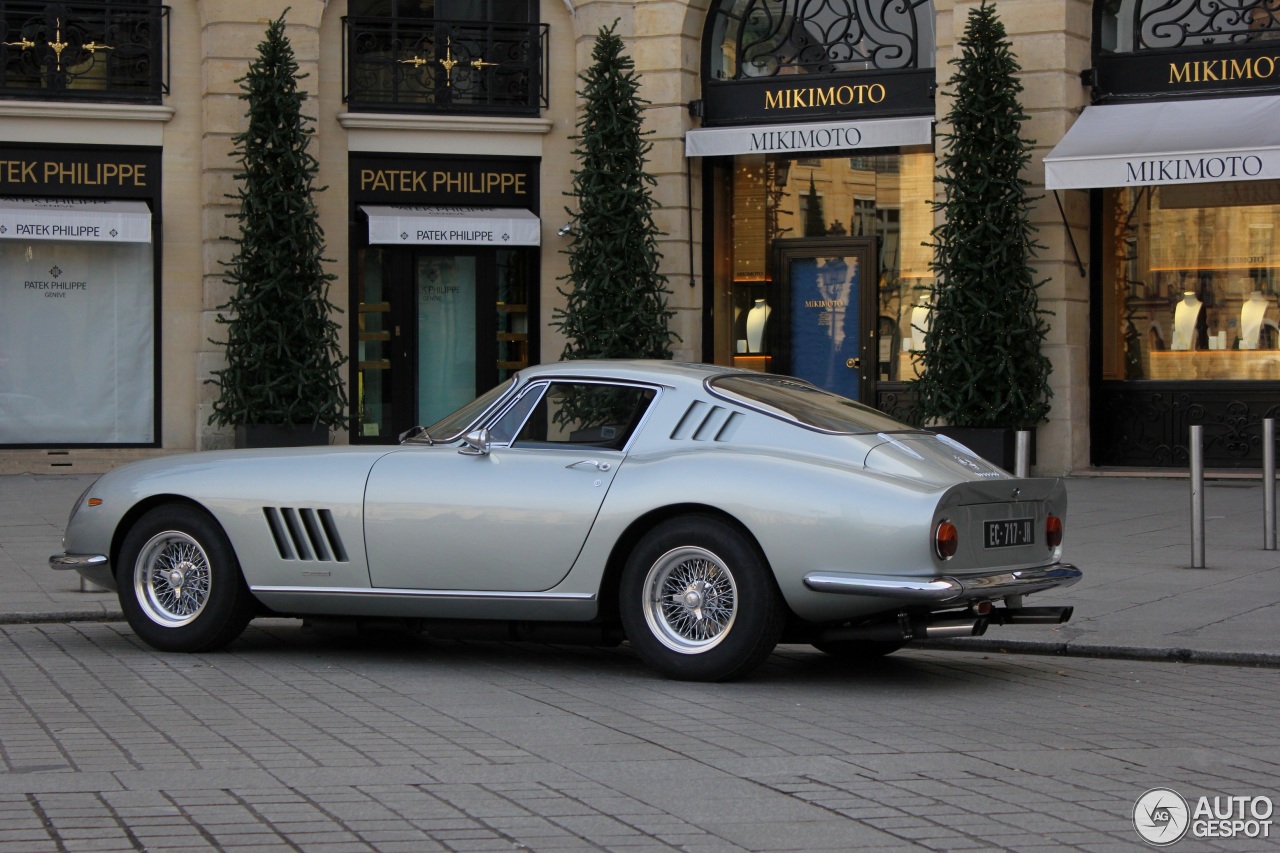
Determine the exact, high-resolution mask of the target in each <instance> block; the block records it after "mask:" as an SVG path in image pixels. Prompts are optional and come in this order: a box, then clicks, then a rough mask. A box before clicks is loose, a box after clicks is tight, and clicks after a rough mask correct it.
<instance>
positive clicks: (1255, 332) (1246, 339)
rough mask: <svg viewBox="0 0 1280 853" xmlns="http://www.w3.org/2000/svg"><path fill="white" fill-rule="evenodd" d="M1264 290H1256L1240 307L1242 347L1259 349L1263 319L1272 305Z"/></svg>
mask: <svg viewBox="0 0 1280 853" xmlns="http://www.w3.org/2000/svg"><path fill="white" fill-rule="evenodd" d="M1270 304H1271V303H1270V302H1268V301H1267V297H1265V296H1263V295H1262V291H1260V290H1255V291H1254V292H1253V293H1251V294H1249V298H1248V299H1247V300H1245V303H1244V305H1243V306H1241V308H1240V349H1257V348H1258V336H1259V334H1260V333H1261V332H1262V320H1263V317H1264V316H1265V315H1266V313H1267V308H1268V307H1269V306H1270Z"/></svg>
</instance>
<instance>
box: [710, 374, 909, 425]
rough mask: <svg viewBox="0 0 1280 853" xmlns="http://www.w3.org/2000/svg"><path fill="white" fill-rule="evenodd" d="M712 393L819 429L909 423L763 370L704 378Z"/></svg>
mask: <svg viewBox="0 0 1280 853" xmlns="http://www.w3.org/2000/svg"><path fill="white" fill-rule="evenodd" d="M707 387H708V388H709V389H710V390H711V392H712V393H713V394H716V395H717V396H719V397H722V398H724V399H726V400H729V401H731V402H735V403H741V404H742V405H745V406H750V407H751V408H753V409H757V410H758V411H761V412H764V413H765V414H767V415H772V416H774V417H776V418H782V419H783V420H787V421H793V422H795V423H798V424H800V425H801V426H805V427H809V428H811V429H817V430H822V431H823V432H833V433H841V434H846V435H853V434H858V433H877V432H900V431H902V430H912V429H914V428H913V427H910V426H907V425H906V424H904V423H901V422H899V421H895V420H894V419H893V418H891V417H889V416H888V415H886V414H884V413H883V412H879V411H876V410H875V409H873V408H871V407H870V406H864V405H863V404H861V403H858V402H856V401H854V400H850V399H849V398H847V397H841V396H840V395H839V394H832V393H831V392H830V391H824V390H822V389H821V388H818V387H816V386H814V385H810V384H809V383H808V382H803V381H801V380H798V379H792V378H790V377H788V376H773V375H770V374H767V373H761V374H742V373H732V374H729V375H727V376H714V377H712V378H710V379H708V380H707Z"/></svg>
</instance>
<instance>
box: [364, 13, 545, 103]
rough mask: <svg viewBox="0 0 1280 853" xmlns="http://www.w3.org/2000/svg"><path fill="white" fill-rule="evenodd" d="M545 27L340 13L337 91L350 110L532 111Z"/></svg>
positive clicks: (539, 86) (540, 81)
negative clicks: (339, 87) (340, 57)
mask: <svg viewBox="0 0 1280 853" xmlns="http://www.w3.org/2000/svg"><path fill="white" fill-rule="evenodd" d="M549 32H550V29H549V27H548V26H547V25H546V24H498V23H486V22H482V21H444V20H439V19H435V20H422V19H412V18H403V19H395V18H372V17H369V18H363V17H348V18H343V19H342V34H343V66H342V95H343V100H345V101H346V102H347V106H348V107H349V108H350V109H352V110H358V111H367V112H415V113H455V114H468V113H470V114H477V113H485V114H501V115H538V113H539V111H540V110H543V109H546V107H547V71H548V59H547V57H548V51H547V47H548V44H549V39H550V35H549Z"/></svg>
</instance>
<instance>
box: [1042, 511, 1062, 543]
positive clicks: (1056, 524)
mask: <svg viewBox="0 0 1280 853" xmlns="http://www.w3.org/2000/svg"><path fill="white" fill-rule="evenodd" d="M1044 541H1045V544H1046V545H1048V546H1049V547H1050V548H1057V547H1058V546H1059V545H1061V544H1062V519H1060V518H1058V517H1057V516H1056V515H1051V516H1049V517H1048V518H1046V519H1045V520H1044Z"/></svg>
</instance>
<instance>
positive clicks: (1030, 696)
mask: <svg viewBox="0 0 1280 853" xmlns="http://www.w3.org/2000/svg"><path fill="white" fill-rule="evenodd" d="M1278 688H1280V670H1276V669H1259V668H1244V667H1218V666H1204V665H1186V664H1176V663H1151V662H1141V663H1139V662H1132V661H1124V660H1096V659H1085V658H1052V657H1031V656H1026V657H1023V656H1016V655H1002V654H999V653H997V652H992V653H956V652H936V651H910V650H908V651H904V652H901V653H899V654H898V655H894V656H893V657H891V658H889V659H887V660H885V661H884V662H881V663H879V664H877V665H875V666H873V667H870V668H863V669H861V670H850V669H847V668H844V667H842V666H841V665H840V664H838V663H836V662H835V661H834V660H832V659H829V658H826V657H825V656H823V655H820V654H818V653H816V652H813V651H812V650H809V649H808V648H807V647H805V648H801V647H783V648H782V649H781V650H780V652H779V653H778V654H776V655H774V656H773V657H772V658H771V659H770V661H769V662H768V663H767V664H766V666H765V667H764V668H763V669H762V670H761V672H760V673H759V675H758V676H756V677H754V678H752V679H751V680H748V681H744V682H738V683H732V684H724V685H705V684H684V683H678V682H671V681H664V680H662V679H660V678H658V677H656V676H654V675H652V674H651V673H650V672H649V671H648V670H646V669H645V668H644V667H643V666H641V665H640V664H639V662H638V661H637V660H636V659H635V657H634V656H633V655H632V653H631V652H630V650H629V649H628V648H627V647H625V646H624V647H620V648H618V649H613V650H598V649H573V648H551V647H546V646H538V645H516V644H483V643H474V644H469V643H452V642H428V641H424V640H419V639H417V638H415V637H410V636H406V635H389V636H383V637H378V638H375V639H361V638H356V637H349V638H336V637H332V636H320V635H317V634H315V633H314V632H311V631H308V630H305V629H303V628H301V627H299V626H298V623H296V622H286V621H282V620H281V621H263V622H258V623H255V624H254V626H253V627H251V628H250V630H249V631H248V632H247V633H246V635H245V637H244V638H243V639H242V640H240V641H239V642H237V643H236V644H235V645H233V646H232V647H231V649H230V650H229V651H227V652H223V653H218V654H210V655H190V656H187V655H164V654H158V653H155V652H153V651H151V650H149V649H146V648H145V647H143V646H141V645H140V643H139V641H138V640H136V638H134V637H133V636H132V634H131V633H129V631H128V629H127V628H126V627H125V626H123V625H120V624H110V623H75V624H53V623H51V624H40V625H9V626H0V759H2V760H3V771H4V772H3V774H0V851H22V853H36V851H46V850H47V851H81V850H84V851H89V850H95V851H96V850H165V849H178V848H180V849H183V850H190V849H227V850H249V849H264V850H265V849H274V850H280V849H285V850H287V849H293V850H305V851H308V853H310V851H335V853H336V851H370V850H374V851H397V850H406V851H409V850H411V851H437V850H440V851H444V850H447V851H511V850H526V849H527V850H539V851H563V850H611V851H648V850H686V851H737V850H759V851H783V850H803V851H823V850H832V851H835V850H839V851H847V850H855V849H867V850H879V851H898V850H966V851H968V850H1016V851H1050V850H1052V851H1057V850H1069V849H1078V850H1090V851H1095V850H1096V851H1102V850H1139V849H1149V848H1145V847H1144V845H1143V844H1142V843H1141V842H1140V841H1139V839H1138V836H1137V834H1136V832H1135V831H1134V829H1133V826H1132V824H1131V817H1132V808H1133V804H1134V802H1135V800H1136V799H1137V797H1138V796H1139V795H1141V794H1142V793H1143V792H1144V791H1146V790H1147V789H1149V788H1152V787H1155V786H1160V785H1168V786H1170V787H1172V788H1174V789H1175V790H1177V791H1179V792H1180V793H1182V794H1183V795H1184V796H1187V797H1188V798H1189V799H1190V798H1191V797H1193V796H1200V795H1209V796H1211V795H1215V794H1218V795H1250V796H1252V795H1266V796H1270V797H1271V798H1272V799H1273V800H1277V799H1280V728H1277V726H1276V719H1277V717H1276V696H1277V695H1280V694H1278ZM1278 820H1280V819H1278ZM1265 843H1269V844H1270V845H1271V846H1272V848H1274V847H1275V846H1276V845H1275V842H1274V841H1270V842H1265ZM1262 844H1264V842H1261V841H1253V842H1248V841H1245V840H1243V839H1241V840H1219V841H1216V842H1214V843H1213V845H1212V846H1210V844H1209V843H1207V842H1204V841H1198V840H1193V839H1188V840H1184V841H1182V842H1180V843H1179V844H1178V845H1177V847H1176V850H1177V851H1178V853H1184V851H1195V850H1204V849H1220V850H1234V851H1242V852H1243V851H1255V850H1258V849H1262V847H1261V846H1260V845H1262Z"/></svg>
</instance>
